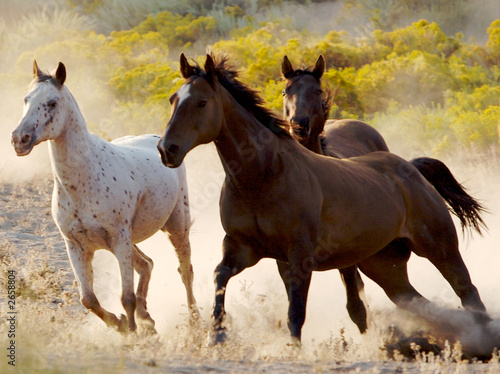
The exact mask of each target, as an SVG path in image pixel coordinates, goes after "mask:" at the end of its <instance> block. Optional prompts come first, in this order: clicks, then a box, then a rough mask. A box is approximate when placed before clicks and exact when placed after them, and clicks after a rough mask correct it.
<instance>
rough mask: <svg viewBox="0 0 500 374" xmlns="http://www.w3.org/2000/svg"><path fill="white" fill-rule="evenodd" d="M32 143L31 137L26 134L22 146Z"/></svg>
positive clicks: (22, 139)
mask: <svg viewBox="0 0 500 374" xmlns="http://www.w3.org/2000/svg"><path fill="white" fill-rule="evenodd" d="M30 141H31V135H29V134H26V135H24V136H23V137H22V138H21V143H22V144H28V143H29V142H30Z"/></svg>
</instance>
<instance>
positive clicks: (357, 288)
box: [339, 266, 367, 334]
mask: <svg viewBox="0 0 500 374" xmlns="http://www.w3.org/2000/svg"><path fill="white" fill-rule="evenodd" d="M339 272H340V277H341V278H342V282H343V283H344V286H345V289H346V296H347V305H346V308H347V311H348V313H349V316H350V317H351V320H352V321H353V322H354V323H355V324H356V326H358V328H359V331H360V332H361V333H362V334H363V333H364V332H365V331H366V329H367V323H366V308H365V304H364V303H363V301H362V300H361V297H360V293H362V292H363V291H364V283H363V280H362V279H361V277H360V275H359V272H358V269H357V267H356V266H350V267H348V268H344V269H339Z"/></svg>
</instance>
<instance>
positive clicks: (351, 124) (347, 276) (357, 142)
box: [278, 55, 485, 333]
mask: <svg viewBox="0 0 500 374" xmlns="http://www.w3.org/2000/svg"><path fill="white" fill-rule="evenodd" d="M324 71H325V60H324V57H323V56H322V55H320V56H319V57H318V59H317V60H316V62H315V64H314V67H313V68H312V69H311V68H305V69H294V68H293V66H292V63H291V62H290V60H289V59H288V57H287V56H284V58H283V60H282V62H281V73H282V75H283V77H284V78H285V79H286V87H285V89H284V90H283V92H282V94H283V118H284V119H285V120H286V122H287V125H288V127H289V131H290V134H291V135H292V136H293V137H294V138H295V139H296V140H297V141H298V142H299V143H300V144H302V145H303V146H305V147H306V148H308V149H310V150H311V151H313V152H316V153H318V154H323V155H326V156H330V157H335V158H346V157H353V156H360V155H364V154H367V153H370V152H375V151H387V152H388V151H389V148H388V146H387V144H386V142H385V140H384V138H383V137H382V135H381V134H380V133H379V132H378V131H377V130H376V129H375V128H373V127H372V126H370V125H368V124H367V123H365V122H362V121H358V120H353V119H342V120H329V119H328V116H329V111H330V107H331V100H332V97H331V96H332V95H331V94H330V93H329V92H328V91H325V90H324V89H323V88H322V85H321V77H322V76H323V73H324ZM410 163H412V164H413V166H415V167H416V168H417V170H418V171H419V172H420V173H421V174H422V175H423V176H424V177H425V178H426V179H427V181H428V182H429V183H431V184H432V185H433V186H434V187H435V188H436V190H437V191H438V192H439V193H440V194H441V196H442V197H443V198H444V199H445V201H446V202H447V203H448V204H449V206H450V208H451V212H452V213H454V214H455V215H456V216H457V217H458V218H459V220H460V223H461V225H462V230H463V231H464V230H465V229H466V228H469V229H475V230H476V231H478V232H479V234H481V227H485V224H484V222H483V220H482V217H481V213H482V212H483V211H484V208H483V207H482V206H481V204H479V203H478V202H477V201H476V200H475V199H474V198H473V197H472V196H470V195H469V194H468V193H467V192H466V191H465V189H464V188H463V187H462V186H461V184H460V183H458V181H457V180H456V179H455V177H454V176H453V174H452V173H451V171H450V170H449V169H448V167H447V166H446V165H445V164H444V163H443V162H441V161H440V160H437V159H433V158H430V157H419V158H416V159H413V160H410ZM286 266H287V265H286V264H284V263H279V264H278V267H279V268H280V271H286ZM340 273H341V276H342V280H343V282H344V285H345V287H346V294H347V309H348V311H349V315H350V316H351V319H352V320H353V321H354V322H355V323H356V325H357V326H358V328H359V329H360V331H361V332H362V333H363V332H364V331H365V330H366V309H365V307H364V304H363V302H362V301H361V299H360V297H359V293H360V292H362V291H363V289H364V284H363V280H362V279H361V277H360V276H359V273H358V272H357V270H356V267H355V266H354V267H349V268H346V269H340Z"/></svg>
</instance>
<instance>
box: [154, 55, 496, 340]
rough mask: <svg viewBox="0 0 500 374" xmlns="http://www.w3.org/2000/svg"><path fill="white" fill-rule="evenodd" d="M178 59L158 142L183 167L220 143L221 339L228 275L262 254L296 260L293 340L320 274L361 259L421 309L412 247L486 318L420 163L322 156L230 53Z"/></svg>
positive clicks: (380, 156)
mask: <svg viewBox="0 0 500 374" xmlns="http://www.w3.org/2000/svg"><path fill="white" fill-rule="evenodd" d="M180 62H181V74H182V76H183V77H184V78H185V79H186V82H185V83H184V85H183V86H182V87H181V88H180V89H179V90H178V91H177V92H176V93H175V94H174V95H173V96H172V97H171V99H170V100H171V103H172V106H173V110H172V115H171V118H170V121H169V124H168V127H167V130H166V132H165V134H164V136H163V137H162V139H161V140H160V141H159V143H158V150H159V152H160V154H161V157H162V160H163V162H164V164H165V165H167V166H169V167H174V168H175V167H177V166H179V165H181V164H182V161H183V159H184V157H185V156H186V154H187V153H188V152H189V151H190V150H191V149H193V148H194V147H196V146H197V145H199V144H204V143H209V142H212V141H213V142H214V143H215V145H216V148H217V151H218V153H219V156H220V159H221V162H222V165H223V167H224V171H225V173H226V178H225V181H224V185H223V187H222V192H221V201H220V209H221V219H222V225H223V228H224V230H225V232H226V235H225V237H224V242H223V259H222V261H221V263H220V264H219V265H218V266H217V267H216V269H215V287H216V290H215V304H214V309H213V314H212V318H213V329H214V340H215V341H216V342H221V341H224V338H225V328H224V326H223V319H224V315H225V311H224V299H225V292H226V286H227V283H228V281H229V279H230V278H231V277H232V276H234V275H236V274H238V273H240V272H241V271H242V270H244V269H245V268H247V267H250V266H253V265H255V264H256V263H257V262H259V260H260V259H262V258H265V257H268V258H273V259H276V260H279V261H283V262H287V263H288V264H289V265H290V271H289V274H288V277H287V280H288V289H289V294H290V305H289V310H288V326H289V328H290V331H291V335H292V337H293V338H294V339H295V340H296V341H299V340H300V336H301V330H302V326H303V324H304V321H305V312H306V302H307V294H308V290H309V284H310V281H311V275H312V272H313V271H324V270H329V269H338V268H345V267H347V266H352V265H354V264H358V266H359V267H360V268H361V269H362V270H363V271H364V272H365V274H366V275H368V276H369V277H370V278H371V279H373V280H374V281H375V282H376V283H378V284H379V285H380V286H381V287H382V288H383V289H384V290H385V292H386V293H387V294H388V295H389V297H390V298H391V300H393V301H394V302H395V303H396V304H397V305H399V306H400V307H402V308H405V309H408V310H411V311H414V312H419V313H421V314H425V312H426V306H428V305H429V301H427V300H426V299H425V298H424V297H423V296H422V295H420V294H419V293H418V292H417V291H416V290H415V289H414V288H413V287H412V286H411V284H410V282H409V280H408V276H407V273H406V261H407V259H408V257H409V255H410V253H411V251H413V252H415V253H416V254H417V255H420V256H425V257H426V258H428V259H429V260H430V261H431V262H432V263H433V264H434V265H435V266H436V267H437V268H438V270H439V271H440V272H441V274H442V275H443V276H444V277H445V279H446V280H447V281H448V282H449V283H450V285H451V286H452V288H453V290H454V291H455V292H456V294H457V295H458V296H459V297H460V299H461V301H462V305H463V306H464V307H465V308H466V309H467V310H469V311H470V312H472V313H473V314H474V316H475V317H476V318H477V319H478V320H481V321H489V320H490V319H489V316H488V315H487V313H486V309H485V307H484V305H483V303H482V301H481V299H480V297H479V294H478V292H477V289H476V287H474V285H473V284H472V282H471V279H470V276H469V273H468V271H467V268H466V267H465V264H464V262H463V260H462V258H461V256H460V252H459V251H458V239H457V233H456V230H455V226H454V224H453V221H452V219H451V217H450V214H449V212H448V209H447V207H446V205H445V203H444V201H443V199H442V198H441V196H440V195H439V194H438V193H437V192H436V190H435V189H434V188H433V187H432V186H431V185H430V184H429V183H428V182H427V181H426V180H425V179H424V178H423V177H422V175H421V174H420V173H419V172H418V171H417V169H415V167H414V166H413V165H412V164H410V163H409V162H407V161H405V160H403V159H402V158H400V157H398V156H396V155H394V154H391V153H389V152H374V153H371V154H369V155H365V156H359V157H355V158H351V159H334V158H331V157H325V156H321V155H317V154H315V153H314V152H311V151H309V150H308V149H306V148H305V147H303V146H301V145H300V144H298V143H297V142H296V141H295V140H294V139H293V138H292V137H291V136H290V135H289V133H288V132H287V131H286V130H284V129H283V127H282V125H284V123H283V122H282V121H281V120H279V119H278V118H276V117H274V116H273V115H272V114H271V113H270V112H269V111H268V110H266V109H265V108H264V107H263V106H262V100H261V99H260V97H259V96H258V95H257V93H256V92H255V91H252V90H251V89H249V88H248V87H246V86H245V85H243V84H242V83H240V82H239V81H238V80H237V79H236V72H234V71H232V70H229V69H228V68H226V67H225V64H224V62H225V61H224V60H223V61H221V62H219V63H217V64H216V63H214V61H213V58H212V57H211V56H210V55H208V56H207V59H206V62H205V66H204V70H202V69H201V68H199V67H198V66H192V65H190V64H189V63H188V61H187V60H186V58H185V57H184V55H181V61H180ZM285 222H286V224H284V223H285Z"/></svg>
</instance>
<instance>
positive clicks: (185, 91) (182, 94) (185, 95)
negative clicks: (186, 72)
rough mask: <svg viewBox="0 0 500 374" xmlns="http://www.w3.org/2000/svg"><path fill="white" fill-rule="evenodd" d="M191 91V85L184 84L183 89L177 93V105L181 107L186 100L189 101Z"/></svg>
mask: <svg viewBox="0 0 500 374" xmlns="http://www.w3.org/2000/svg"><path fill="white" fill-rule="evenodd" d="M190 90H191V85H190V84H184V85H182V86H181V88H179V90H178V91H177V99H178V100H179V101H178V104H177V105H181V104H182V102H183V101H184V100H186V99H188V98H189V97H190V96H191V92H189V91H190Z"/></svg>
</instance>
